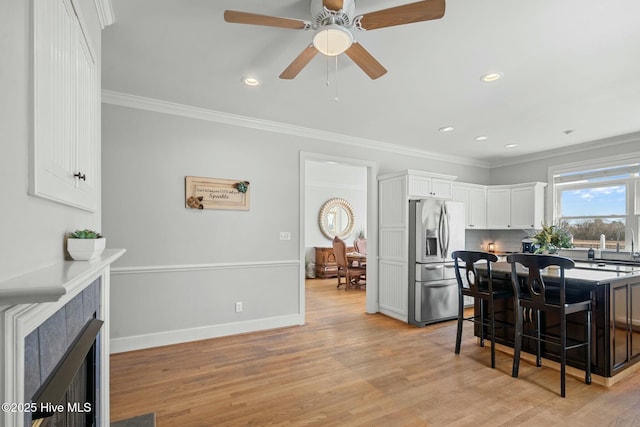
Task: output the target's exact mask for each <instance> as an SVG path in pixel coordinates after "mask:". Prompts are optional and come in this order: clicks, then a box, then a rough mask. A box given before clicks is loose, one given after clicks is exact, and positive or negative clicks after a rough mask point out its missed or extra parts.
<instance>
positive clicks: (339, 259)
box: [333, 236, 367, 291]
mask: <svg viewBox="0 0 640 427" xmlns="http://www.w3.org/2000/svg"><path fill="white" fill-rule="evenodd" d="M333 253H334V255H335V256H336V265H337V266H338V286H337V288H339V287H340V285H342V284H343V282H342V278H344V280H345V282H344V285H345V291H346V290H347V289H349V286H360V284H361V283H360V282H361V281H365V283H366V279H367V269H366V267H354V266H351V265H349V261H348V260H347V245H346V244H345V243H344V240H342V239H340V238H339V237H338V236H336V237H335V238H334V239H333Z"/></svg>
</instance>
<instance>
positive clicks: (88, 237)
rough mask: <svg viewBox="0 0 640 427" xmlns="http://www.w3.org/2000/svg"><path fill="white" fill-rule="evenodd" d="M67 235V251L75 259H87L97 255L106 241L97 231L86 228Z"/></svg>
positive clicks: (100, 252) (102, 249)
mask: <svg viewBox="0 0 640 427" xmlns="http://www.w3.org/2000/svg"><path fill="white" fill-rule="evenodd" d="M67 237H68V238H67V251H68V252H69V255H71V258H73V259H74V260H76V261H88V260H90V259H93V258H97V257H99V256H100V255H101V254H102V251H104V248H105V245H106V241H107V239H105V238H104V237H102V235H101V234H100V233H98V232H97V231H93V230H87V229H85V230H76V231H74V232H73V233H69V234H68V235H67Z"/></svg>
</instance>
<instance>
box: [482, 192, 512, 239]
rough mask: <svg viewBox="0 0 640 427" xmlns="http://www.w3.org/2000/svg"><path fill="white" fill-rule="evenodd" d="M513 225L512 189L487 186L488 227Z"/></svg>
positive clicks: (495, 227)
mask: <svg viewBox="0 0 640 427" xmlns="http://www.w3.org/2000/svg"><path fill="white" fill-rule="evenodd" d="M510 227H511V189H510V188H509V187H498V186H492V187H490V188H487V228H489V229H500V228H510Z"/></svg>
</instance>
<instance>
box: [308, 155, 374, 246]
mask: <svg viewBox="0 0 640 427" xmlns="http://www.w3.org/2000/svg"><path fill="white" fill-rule="evenodd" d="M305 173H306V179H305V187H306V188H305V189H306V191H305V218H306V221H305V236H304V245H305V246H306V247H307V248H311V251H308V252H307V253H308V254H309V255H310V256H315V253H314V252H313V247H315V246H321V247H328V246H331V244H332V243H331V239H329V238H328V237H326V236H325V235H324V234H322V231H321V230H320V226H319V225H318V214H319V212H320V209H322V206H323V205H324V203H325V202H326V201H327V200H329V199H332V198H334V197H338V198H342V199H345V200H346V201H348V202H349V204H350V205H351V207H352V208H353V212H354V214H355V227H354V229H353V233H352V234H351V235H350V236H348V237H346V238H345V239H344V240H345V241H346V242H347V244H348V245H351V243H352V242H353V240H354V239H355V238H356V236H357V234H358V231H359V230H360V229H364V230H365V235H366V230H367V168H365V167H364V166H360V167H355V166H349V165H342V164H332V163H327V162H315V161H307V165H306V169H305ZM312 259H313V258H312Z"/></svg>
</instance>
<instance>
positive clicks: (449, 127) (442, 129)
mask: <svg viewBox="0 0 640 427" xmlns="http://www.w3.org/2000/svg"><path fill="white" fill-rule="evenodd" d="M438 130H439V131H440V132H453V126H442V127H441V128H440V129H438Z"/></svg>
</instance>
